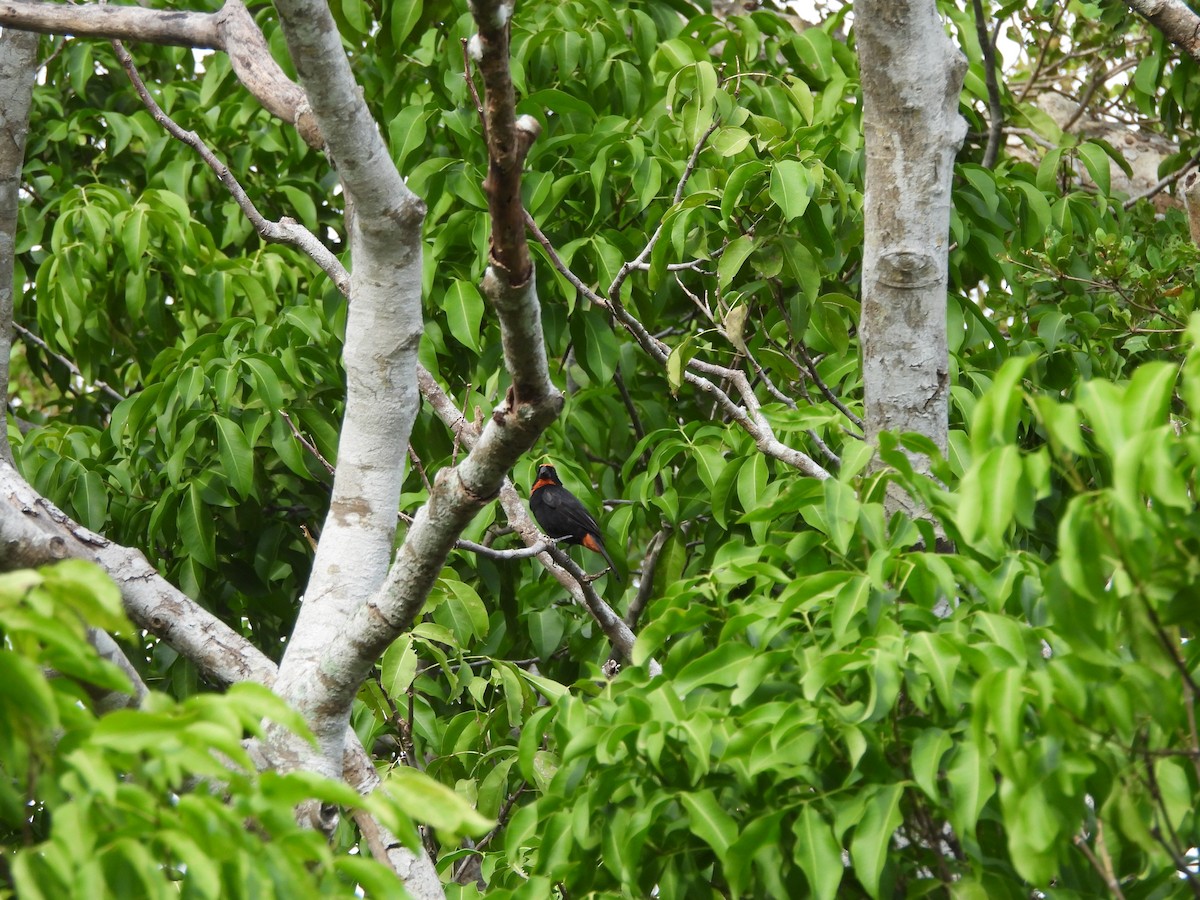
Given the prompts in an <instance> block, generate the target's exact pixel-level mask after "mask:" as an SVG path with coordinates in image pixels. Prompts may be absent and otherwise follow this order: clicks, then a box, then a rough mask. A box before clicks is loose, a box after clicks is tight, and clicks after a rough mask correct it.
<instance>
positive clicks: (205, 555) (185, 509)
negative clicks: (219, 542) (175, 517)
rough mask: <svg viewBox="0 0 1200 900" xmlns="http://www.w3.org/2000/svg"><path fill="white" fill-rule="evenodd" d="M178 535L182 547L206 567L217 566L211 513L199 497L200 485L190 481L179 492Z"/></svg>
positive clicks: (213, 567)
mask: <svg viewBox="0 0 1200 900" xmlns="http://www.w3.org/2000/svg"><path fill="white" fill-rule="evenodd" d="M179 536H180V537H181V538H182V539H183V549H184V550H185V551H186V552H187V553H189V554H191V556H192V557H194V558H195V559H196V561H197V562H199V563H200V564H201V565H202V566H204V567H205V568H208V569H215V568H216V567H217V549H216V530H215V528H214V526H213V517H212V513H211V512H210V511H209V509H208V507H207V506H205V505H204V501H203V500H201V499H200V487H199V486H198V485H197V484H196V483H195V482H192V483H191V484H189V485H188V486H187V488H186V490H184V491H182V492H181V499H180V504H179Z"/></svg>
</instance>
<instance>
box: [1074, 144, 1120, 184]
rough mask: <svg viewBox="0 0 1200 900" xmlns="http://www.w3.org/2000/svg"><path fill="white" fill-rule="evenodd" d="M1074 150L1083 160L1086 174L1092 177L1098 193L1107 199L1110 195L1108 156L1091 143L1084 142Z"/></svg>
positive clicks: (1110, 180)
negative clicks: (1098, 190)
mask: <svg viewBox="0 0 1200 900" xmlns="http://www.w3.org/2000/svg"><path fill="white" fill-rule="evenodd" d="M1076 149H1077V151H1078V153H1079V156H1080V158H1081V159H1082V160H1083V164H1084V166H1086V167H1087V170H1088V174H1089V175H1090V176H1092V181H1093V182H1095V184H1096V187H1098V188H1099V189H1100V193H1101V194H1103V195H1104V196H1105V197H1107V196H1108V195H1109V194H1110V193H1112V178H1111V176H1110V174H1109V162H1108V154H1107V153H1106V152H1105V150H1104V148H1103V147H1101V146H1099V145H1098V144H1094V143H1092V142H1091V141H1084V142H1083V143H1082V144H1080V145H1079V146H1078V147H1077V148H1076Z"/></svg>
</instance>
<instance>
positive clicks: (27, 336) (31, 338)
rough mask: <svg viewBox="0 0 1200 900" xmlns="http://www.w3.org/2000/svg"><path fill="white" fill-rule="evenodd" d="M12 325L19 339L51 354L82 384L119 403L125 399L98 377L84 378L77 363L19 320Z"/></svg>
mask: <svg viewBox="0 0 1200 900" xmlns="http://www.w3.org/2000/svg"><path fill="white" fill-rule="evenodd" d="M12 327H13V330H14V331H15V332H16V333H17V334H19V335H20V336H21V340H23V341H26V342H27V343H30V344H33V345H35V346H37V347H39V348H40V349H41V350H42V351H43V352H45V353H47V354H49V355H50V356H52V357H53V358H54V359H55V360H57V361H58V362H59V363H60V364H61V365H63V366H65V367H66V369H67V371H68V372H70V373H71V374H72V375H74V376H76V377H77V378H80V379H82V380H83V383H84V386H87V385H89V384H90V385H93V386H94V387H96V388H98V389H99V390H100V391H101V392H103V393H105V394H107V395H108V396H109V397H110V398H111V399H113V400H116V401H117V402H118V403H120V402H121V401H122V400H124V399H125V398H124V397H123V396H122V395H121V394H119V393H117V392H116V391H115V390H113V389H112V388H111V387H110V386H109V385H107V384H105V383H104V382H103V381H100V380H99V379H96V380H95V381H88V380H87V379H86V378H84V375H83V373H82V372H81V371H79V367H78V366H77V365H75V363H74V362H72V361H71V360H69V359H67V357H65V356H63V355H62V354H61V353H56V352H55V351H54V350H52V349H50V345H49V344H47V343H46V342H45V341H43V340H42V339H41V338H40V337H39V336H38V335H36V334H34V333H33V332H32V331H30V330H29V329H28V328H26V327H25V326H24V325H22V324H20V323H19V322H13V323H12Z"/></svg>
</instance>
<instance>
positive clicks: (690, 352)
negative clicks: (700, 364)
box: [667, 335, 697, 394]
mask: <svg viewBox="0 0 1200 900" xmlns="http://www.w3.org/2000/svg"><path fill="white" fill-rule="evenodd" d="M696 350H697V347H696V346H695V339H694V338H693V337H692V336H691V335H688V336H687V337H685V338H684V339H683V340H682V341H680V342H679V344H678V345H677V346H676V347H674V348H672V350H671V353H670V355H669V356H668V357H667V383H668V384H669V385H670V386H671V393H673V394H676V393H678V392H679V388H680V386H681V385H682V384H683V373H684V370H685V369H687V364H688V362H690V361H691V358H692V357H693V356H695V355H696Z"/></svg>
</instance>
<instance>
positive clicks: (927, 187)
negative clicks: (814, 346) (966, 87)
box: [855, 0, 967, 471]
mask: <svg viewBox="0 0 1200 900" xmlns="http://www.w3.org/2000/svg"><path fill="white" fill-rule="evenodd" d="M855 34H856V39H857V44H858V55H859V68H860V71H861V78H862V86H863V131H864V133H865V139H866V154H867V167H866V168H867V175H866V182H867V183H866V197H865V210H864V214H865V236H864V249H863V277H862V321H861V327H860V338H861V342H862V354H863V391H864V395H865V407H866V410H865V411H866V415H865V417H864V418H865V426H866V437H867V440H868V441H870V442H872V443H875V442H876V441H877V440H878V437H879V434H880V432H882V431H895V432H906V431H915V432H918V433H920V434H922V435H925V436H926V437H928V438H930V439H931V440H932V441H933V442H934V443H935V444H936V445H937V446H938V447H939V448H940V449H941V450H942V451H943V452H944V451H945V449H946V440H947V427H948V409H949V407H948V400H949V387H950V378H949V369H950V367H949V353H948V349H947V343H946V282H947V256H948V240H949V231H950V185H951V177H952V175H953V171H954V157H955V154H956V153H957V152H958V149H959V147H961V146H962V142H963V138H964V137H965V136H966V130H967V126H966V122H965V121H963V119H962V117H961V116H960V115H959V114H958V97H959V93H960V91H961V89H962V82H963V76H964V75H965V73H966V70H967V61H966V59H965V58H964V57H963V55H962V53H961V52H959V50H958V48H957V47H956V46H955V45H954V44H953V43H952V42H951V41H950V39H949V38H948V37H947V36H946V32H945V29H944V28H943V25H942V22H941V20H940V18H939V17H938V14H937V9H936V6H935V4H934V2H933V0H862V2H860V3H858V4H857V5H856V6H855ZM913 464H914V466H916V467H917V468H918V470H919V471H928V470H929V460H928V459H927V458H926V457H924V456H918V457H915V458H914V459H913Z"/></svg>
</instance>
